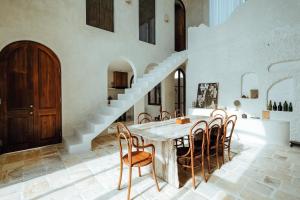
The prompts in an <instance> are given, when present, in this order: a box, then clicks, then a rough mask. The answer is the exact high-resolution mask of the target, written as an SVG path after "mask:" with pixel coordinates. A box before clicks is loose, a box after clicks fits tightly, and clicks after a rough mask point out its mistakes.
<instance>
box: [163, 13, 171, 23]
mask: <svg viewBox="0 0 300 200" xmlns="http://www.w3.org/2000/svg"><path fill="white" fill-rule="evenodd" d="M164 20H165V22H166V23H168V22H169V21H170V18H169V15H167V14H165V16H164Z"/></svg>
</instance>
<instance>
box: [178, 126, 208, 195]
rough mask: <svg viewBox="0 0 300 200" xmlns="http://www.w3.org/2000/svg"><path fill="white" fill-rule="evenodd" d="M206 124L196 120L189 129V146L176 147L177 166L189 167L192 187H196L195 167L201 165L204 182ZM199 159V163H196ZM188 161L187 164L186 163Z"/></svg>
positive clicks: (205, 178)
mask: <svg viewBox="0 0 300 200" xmlns="http://www.w3.org/2000/svg"><path fill="white" fill-rule="evenodd" d="M207 136H208V124H207V122H206V121H203V120H201V121H198V122H196V123H195V124H194V125H193V127H192V128H191V129H190V133H189V139H190V140H189V147H181V148H177V163H178V165H179V166H182V167H184V168H189V169H191V173H192V183H193V188H194V189H195V188H196V183H195V182H196V181H195V171H194V170H195V168H199V167H201V174H202V177H203V179H204V180H205V182H207V177H206V176H205V169H204V168H205V158H206V156H205V155H206V153H205V151H206V148H207V139H208V138H207ZM196 161H199V164H200V165H196ZM186 163H189V164H186Z"/></svg>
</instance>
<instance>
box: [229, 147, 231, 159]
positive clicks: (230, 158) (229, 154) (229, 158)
mask: <svg viewBox="0 0 300 200" xmlns="http://www.w3.org/2000/svg"><path fill="white" fill-rule="evenodd" d="M228 159H229V160H231V158H230V144H229V145H228Z"/></svg>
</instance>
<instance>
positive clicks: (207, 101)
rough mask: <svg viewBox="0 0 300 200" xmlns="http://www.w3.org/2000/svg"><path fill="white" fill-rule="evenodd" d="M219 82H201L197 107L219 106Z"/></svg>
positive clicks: (213, 107) (212, 107) (214, 107)
mask: <svg viewBox="0 0 300 200" xmlns="http://www.w3.org/2000/svg"><path fill="white" fill-rule="evenodd" d="M218 93H219V83H199V85H198V93H197V101H196V102H197V103H196V107H197V108H211V109H216V108H217V107H218Z"/></svg>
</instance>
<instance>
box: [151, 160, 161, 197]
mask: <svg viewBox="0 0 300 200" xmlns="http://www.w3.org/2000/svg"><path fill="white" fill-rule="evenodd" d="M152 176H153V179H154V181H155V184H156V188H157V190H158V192H160V189H159V185H158V182H157V178H156V173H155V163H154V161H153V162H152Z"/></svg>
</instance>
